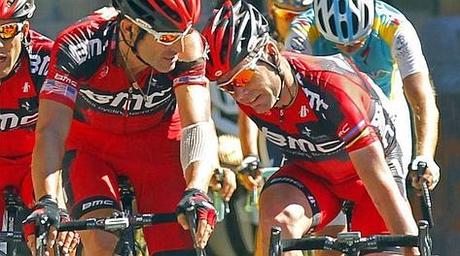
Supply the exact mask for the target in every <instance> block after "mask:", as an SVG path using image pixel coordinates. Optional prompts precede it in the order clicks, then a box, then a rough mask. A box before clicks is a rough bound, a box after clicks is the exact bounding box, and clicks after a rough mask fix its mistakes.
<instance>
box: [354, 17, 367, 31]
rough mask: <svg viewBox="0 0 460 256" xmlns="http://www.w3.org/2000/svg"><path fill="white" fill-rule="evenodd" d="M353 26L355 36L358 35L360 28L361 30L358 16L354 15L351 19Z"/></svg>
mask: <svg viewBox="0 0 460 256" xmlns="http://www.w3.org/2000/svg"><path fill="white" fill-rule="evenodd" d="M366 24H367V23H366ZM351 25H352V26H353V35H356V33H358V28H359V21H358V16H356V15H353V16H352V17H351Z"/></svg>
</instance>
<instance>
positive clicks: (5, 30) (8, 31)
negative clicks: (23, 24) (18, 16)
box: [0, 23, 19, 39]
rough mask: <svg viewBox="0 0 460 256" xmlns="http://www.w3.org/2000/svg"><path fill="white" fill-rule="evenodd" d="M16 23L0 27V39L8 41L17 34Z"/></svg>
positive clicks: (17, 26) (17, 27)
mask: <svg viewBox="0 0 460 256" xmlns="http://www.w3.org/2000/svg"><path fill="white" fill-rule="evenodd" d="M18 31H19V25H18V23H10V24H5V25H2V26H0V38H2V39H10V38H12V37H14V36H16V35H17V34H18Z"/></svg>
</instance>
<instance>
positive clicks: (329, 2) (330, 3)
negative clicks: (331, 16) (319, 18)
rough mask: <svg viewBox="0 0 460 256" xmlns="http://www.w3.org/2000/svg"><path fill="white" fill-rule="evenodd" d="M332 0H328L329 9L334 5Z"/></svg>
mask: <svg viewBox="0 0 460 256" xmlns="http://www.w3.org/2000/svg"><path fill="white" fill-rule="evenodd" d="M332 1H333V0H327V10H330V9H331V7H332Z"/></svg>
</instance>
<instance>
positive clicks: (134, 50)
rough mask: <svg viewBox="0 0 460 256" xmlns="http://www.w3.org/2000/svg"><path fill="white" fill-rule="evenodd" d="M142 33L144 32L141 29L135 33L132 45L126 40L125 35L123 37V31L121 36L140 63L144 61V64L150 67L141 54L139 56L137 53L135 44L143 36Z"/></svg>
mask: <svg viewBox="0 0 460 256" xmlns="http://www.w3.org/2000/svg"><path fill="white" fill-rule="evenodd" d="M142 33H145V31H143V30H141V31H140V32H139V33H138V34H137V35H136V38H135V39H134V43H133V45H131V44H129V43H128V41H127V40H126V37H125V34H124V33H123V32H121V33H120V34H121V37H122V39H123V42H124V43H125V44H126V45H127V46H128V47H129V49H130V50H131V52H133V54H134V56H136V58H137V59H138V60H140V61H141V62H142V63H144V65H146V66H148V67H151V65H150V64H148V63H147V62H146V61H145V60H144V59H142V57H141V56H139V54H138V50H137V44H138V43H139V40H141V39H142V37H143V34H142Z"/></svg>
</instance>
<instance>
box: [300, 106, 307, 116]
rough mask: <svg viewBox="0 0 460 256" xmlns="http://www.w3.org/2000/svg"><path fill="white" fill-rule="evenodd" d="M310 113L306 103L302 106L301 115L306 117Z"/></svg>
mask: <svg viewBox="0 0 460 256" xmlns="http://www.w3.org/2000/svg"><path fill="white" fill-rule="evenodd" d="M307 115H308V108H307V106H305V105H302V106H300V111H299V116H300V117H302V118H303V117H306V116H307Z"/></svg>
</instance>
